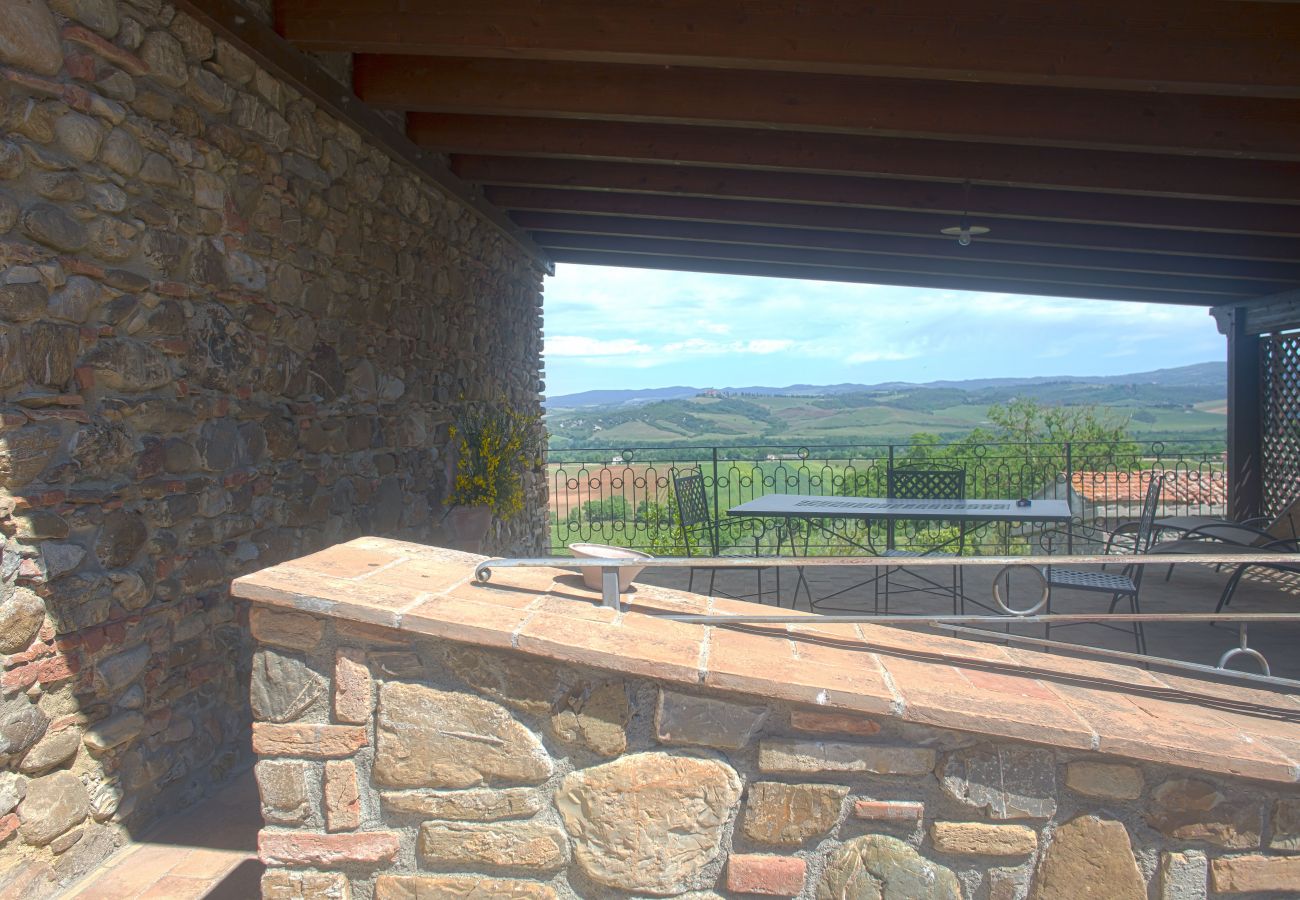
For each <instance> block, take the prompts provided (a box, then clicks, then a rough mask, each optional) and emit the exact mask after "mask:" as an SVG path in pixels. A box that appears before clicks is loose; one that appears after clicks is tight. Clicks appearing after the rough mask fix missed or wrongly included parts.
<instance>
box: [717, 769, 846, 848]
mask: <svg viewBox="0 0 1300 900" xmlns="http://www.w3.org/2000/svg"><path fill="white" fill-rule="evenodd" d="M848 795H849V789H848V788H847V787H841V786H840V785H835V784H781V783H779V782H771V781H760V782H757V783H754V784H751V785H750V786H749V795H748V798H747V800H746V803H745V815H744V820H743V828H744V832H745V836H746V837H748V838H749V839H750V840H752V841H757V842H758V843H762V844H790V845H797V844H802V843H803V842H804V841H806V840H808V839H809V838H814V837H821V836H823V835H826V834H829V833H830V830H831V829H832V828H834V827H835V824H836V823H837V822H838V821H839V818H840V808H841V807H842V806H843V805H844V798H845V797H847V796H848Z"/></svg>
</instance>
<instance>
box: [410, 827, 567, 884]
mask: <svg viewBox="0 0 1300 900" xmlns="http://www.w3.org/2000/svg"><path fill="white" fill-rule="evenodd" d="M416 853H417V855H418V856H419V859H420V862H422V863H423V864H425V865H427V866H437V867H447V868H458V869H474V868H478V867H480V866H492V867H494V868H501V869H522V870H524V871H527V872H558V871H559V870H560V869H562V868H564V867H565V866H566V865H567V864H568V862H569V840H568V838H567V837H566V836H565V834H564V832H563V831H562V830H560V829H559V828H557V827H555V826H554V825H545V824H540V823H531V822H529V823H518V822H510V823H507V824H504V825H483V824H476V823H470V822H425V823H424V824H423V825H421V826H420V838H419V843H418V844H417V845H416Z"/></svg>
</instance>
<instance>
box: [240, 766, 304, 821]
mask: <svg viewBox="0 0 1300 900" xmlns="http://www.w3.org/2000/svg"><path fill="white" fill-rule="evenodd" d="M253 773H254V776H255V777H256V778H257V790H258V793H259V794H260V795H261V798H262V818H263V819H265V820H266V821H267V822H269V823H271V824H273V825H300V824H302V823H303V822H306V821H307V820H308V819H309V818H311V805H310V800H309V798H308V796H307V763H304V762H300V761H298V760H265V759H264V760H261V761H260V762H258V763H257V765H256V766H254V767H253Z"/></svg>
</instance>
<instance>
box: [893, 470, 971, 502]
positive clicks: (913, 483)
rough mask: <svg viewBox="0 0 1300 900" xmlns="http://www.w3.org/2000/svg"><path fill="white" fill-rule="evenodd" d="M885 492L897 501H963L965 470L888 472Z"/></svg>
mask: <svg viewBox="0 0 1300 900" xmlns="http://www.w3.org/2000/svg"><path fill="white" fill-rule="evenodd" d="M887 480H888V485H887V488H886V490H888V492H889V496H890V497H893V498H895V499H898V500H965V499H966V470H965V469H959V468H944V469H936V468H924V469H922V468H913V467H911V466H898V467H896V468H891V469H890V470H889V477H888V479H887Z"/></svg>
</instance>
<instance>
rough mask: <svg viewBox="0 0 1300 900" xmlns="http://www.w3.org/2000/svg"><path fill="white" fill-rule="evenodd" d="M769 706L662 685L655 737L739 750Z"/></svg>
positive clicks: (656, 708)
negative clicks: (684, 692) (693, 692)
mask: <svg viewBox="0 0 1300 900" xmlns="http://www.w3.org/2000/svg"><path fill="white" fill-rule="evenodd" d="M767 715H768V710H767V707H766V706H750V705H746V704H742V703H732V702H730V701H727V700H717V699H714V698H712V697H696V696H694V695H692V694H682V693H678V692H677V691H669V690H665V689H662V688H661V689H660V691H659V702H658V704H657V706H656V707H655V737H656V738H658V740H659V741H660V742H661V743H665V744H693V745H695V746H698V747H715V748H717V749H719V750H739V749H740V748H741V747H744V746H745V745H747V744H748V743H749V742H750V741H751V740H753V738H754V735H756V734H757V733H758V731H759V729H760V728H762V727H763V722H764V721H766V720H767Z"/></svg>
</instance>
